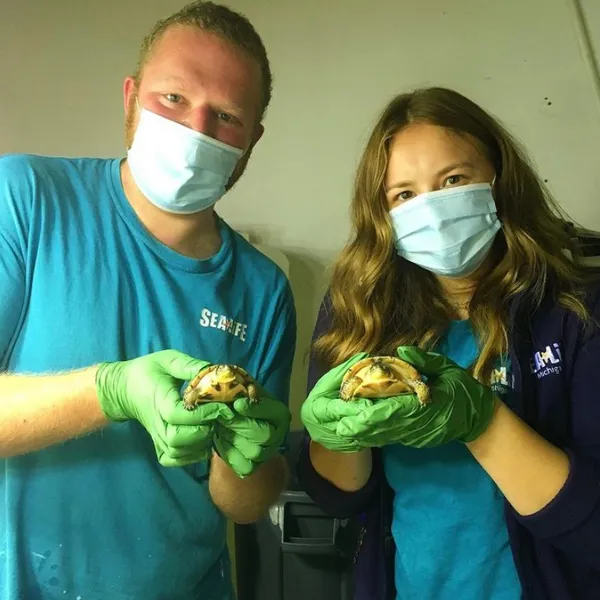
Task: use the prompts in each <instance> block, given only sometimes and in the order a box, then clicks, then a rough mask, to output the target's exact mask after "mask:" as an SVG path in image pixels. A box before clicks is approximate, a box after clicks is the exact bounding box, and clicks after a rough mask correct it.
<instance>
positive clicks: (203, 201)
mask: <svg viewBox="0 0 600 600" xmlns="http://www.w3.org/2000/svg"><path fill="white" fill-rule="evenodd" d="M242 154H243V150H240V149H239V148H234V147H233V146H229V145H227V144H224V143H223V142H220V141H218V140H215V139H213V138H211V137H208V136H206V135H204V134H202V133H199V132H197V131H194V130H193V129H190V128H188V127H185V126H184V125H181V124H179V123H176V122H175V121H171V120H169V119H166V118H164V117H161V116H160V115H157V114H156V113H153V112H150V111H149V110H146V109H142V110H141V111H140V120H139V123H138V126H137V129H136V131H135V136H134V138H133V143H132V145H131V148H130V149H129V152H128V163H129V168H130V170H131V174H132V176H133V179H134V181H135V183H136V185H137V186H138V187H139V189H140V190H141V192H142V193H143V194H144V196H145V197H146V198H148V200H149V201H150V202H152V203H153V204H154V205H156V206H158V207H159V208H161V209H162V210H164V211H167V212H170V213H177V214H184V215H185V214H193V213H197V212H200V211H202V210H205V209H207V208H210V207H211V206H213V205H214V204H215V203H216V202H217V200H219V198H221V196H223V195H224V194H225V191H226V186H227V183H228V181H229V179H230V177H231V175H232V173H233V170H234V169H235V166H236V164H237V162H238V160H239V159H240V157H241V156H242Z"/></svg>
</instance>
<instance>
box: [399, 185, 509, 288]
mask: <svg viewBox="0 0 600 600" xmlns="http://www.w3.org/2000/svg"><path fill="white" fill-rule="evenodd" d="M492 184H493V182H492ZM390 217H391V219H392V225H393V227H394V232H395V234H396V240H395V243H396V249H397V250H398V254H399V255H400V256H402V257H403V258H405V259H406V260H409V261H410V262H413V263H415V264H417V265H419V266H420V267H423V268H424V269H427V270H428V271H431V272H432V273H436V274H437V275H444V276H447V277H464V276H466V275H469V274H470V273H472V272H473V271H475V269H477V268H478V267H479V266H480V265H481V263H482V262H483V260H484V259H485V257H486V255H487V253H488V252H489V250H490V248H491V246H492V243H493V242H494V238H495V237H496V233H497V232H498V230H499V229H500V228H501V227H502V224H501V223H500V221H499V220H498V218H497V215H496V204H495V202H494V197H493V195H492V185H490V184H489V183H474V184H470V185H463V186H459V187H454V188H446V189H443V190H437V191H435V192H428V193H425V194H421V195H419V196H417V197H416V198H414V199H412V200H408V201H406V202H405V203H404V204H401V205H400V206H397V207H396V208H393V209H392V210H391V211H390Z"/></svg>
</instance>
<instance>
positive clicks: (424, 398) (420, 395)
mask: <svg viewBox="0 0 600 600" xmlns="http://www.w3.org/2000/svg"><path fill="white" fill-rule="evenodd" d="M411 385H412V386H413V388H414V390H415V393H416V395H417V399H418V400H419V402H420V403H421V406H424V405H425V404H427V403H428V402H429V400H430V399H431V397H430V393H429V388H428V387H427V385H426V384H425V383H424V382H423V381H411Z"/></svg>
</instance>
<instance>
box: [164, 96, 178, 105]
mask: <svg viewBox="0 0 600 600" xmlns="http://www.w3.org/2000/svg"><path fill="white" fill-rule="evenodd" d="M165 98H166V99H167V100H168V101H169V102H172V103H173V104H177V103H178V102H181V96H180V95H179V94H165Z"/></svg>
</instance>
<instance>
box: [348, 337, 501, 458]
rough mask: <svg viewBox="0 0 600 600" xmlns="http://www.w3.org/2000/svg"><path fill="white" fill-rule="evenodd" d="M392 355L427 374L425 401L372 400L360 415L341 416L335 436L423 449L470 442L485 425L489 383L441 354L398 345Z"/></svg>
mask: <svg viewBox="0 0 600 600" xmlns="http://www.w3.org/2000/svg"><path fill="white" fill-rule="evenodd" d="M397 354H398V356H399V357H400V358H401V359H402V360H404V361H406V362H407V363H410V364H411V365H413V366H414V367H415V369H417V371H419V372H420V373H421V374H422V375H425V376H426V377H427V385H428V386H429V389H430V392H431V397H430V400H429V402H428V404H426V405H424V406H421V405H420V403H419V401H418V400H417V397H416V395H414V394H403V395H400V396H395V397H393V398H385V399H381V400H377V401H376V402H374V403H373V404H372V405H371V406H369V407H365V408H364V409H363V410H361V412H360V414H358V415H356V416H348V417H344V418H343V419H342V420H341V421H340V423H339V425H338V427H337V433H338V435H340V436H342V437H344V438H345V439H347V440H349V441H350V440H353V441H355V442H357V443H358V444H359V445H361V446H364V447H368V446H376V447H381V446H386V445H388V444H403V445H405V446H413V447H415V448H424V447H434V446H440V445H442V444H445V443H447V442H451V441H460V442H470V441H472V440H474V439H475V438H477V437H478V436H479V435H480V434H481V433H482V432H483V431H484V430H485V429H486V427H487V426H488V424H489V422H490V420H491V418H492V415H493V412H494V404H495V397H494V394H493V392H492V390H491V389H490V388H488V387H486V386H484V385H481V384H480V383H479V382H478V381H477V380H475V379H474V378H473V377H472V376H471V375H470V374H469V373H468V372H467V371H466V370H465V369H463V368H461V367H459V366H458V365H457V364H456V363H454V362H453V361H451V360H450V359H449V358H446V357H445V356H443V355H441V354H437V353H434V352H426V351H424V350H421V349H419V348H416V347H414V346H400V347H399V348H397Z"/></svg>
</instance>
